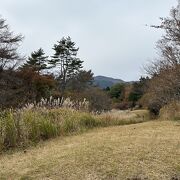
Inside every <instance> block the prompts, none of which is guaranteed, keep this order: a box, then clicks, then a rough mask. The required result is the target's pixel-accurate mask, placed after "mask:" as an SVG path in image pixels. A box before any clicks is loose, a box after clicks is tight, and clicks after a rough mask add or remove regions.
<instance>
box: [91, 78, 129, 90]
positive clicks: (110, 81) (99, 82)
mask: <svg viewBox="0 0 180 180" xmlns="http://www.w3.org/2000/svg"><path fill="white" fill-rule="evenodd" d="M118 83H123V84H124V83H127V82H125V81H124V80H122V79H115V78H112V77H107V76H102V75H98V76H95V77H94V85H95V86H98V87H100V88H101V89H105V88H107V87H112V86H113V85H114V84H118Z"/></svg>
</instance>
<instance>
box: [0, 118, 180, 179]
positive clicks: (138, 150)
mask: <svg viewBox="0 0 180 180" xmlns="http://www.w3.org/2000/svg"><path fill="white" fill-rule="evenodd" d="M178 173H180V124H179V123H178V122H170V121H157V122H155V121H151V122H146V123H142V124H136V125H129V126H120V127H110V128H102V129H95V130H92V131H89V132H88V133H85V134H81V135H78V136H71V137H65V138H57V139H55V140H51V141H48V142H44V143H42V144H41V145H39V146H37V147H33V148H30V149H29V150H27V152H16V153H14V154H12V155H8V154H5V155H0V179H53V180H54V179H57V180H58V179H63V180H64V179H67V180H76V179H80V180H95V179H96V180H100V179H107V180H111V179H112V180H115V179H117V180H119V179H123V180H124V179H127V178H130V179H133V178H135V177H140V178H142V179H143V178H148V179H154V180H156V179H157V180H159V179H163V180H166V179H167V180H170V179H171V178H172V177H174V176H175V175H177V176H178Z"/></svg>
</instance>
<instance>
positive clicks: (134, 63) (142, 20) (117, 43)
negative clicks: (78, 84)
mask: <svg viewBox="0 0 180 180" xmlns="http://www.w3.org/2000/svg"><path fill="white" fill-rule="evenodd" d="M176 5H177V0H0V14H1V15H2V17H3V18H5V19H7V22H8V24H10V26H11V29H12V30H13V31H15V32H17V33H22V34H23V35H24V36H25V39H24V42H23V44H22V47H21V51H22V52H23V53H24V54H25V55H27V56H28V55H29V54H30V53H31V52H32V51H34V50H37V49H38V48H40V47H42V48H43V49H44V50H45V52H46V53H47V55H52V53H53V51H52V46H53V44H54V43H56V41H58V40H60V39H61V38H62V37H63V36H71V38H72V40H73V41H75V42H76V44H77V46H78V47H79V48H80V50H79V57H81V58H82V60H84V67H85V68H86V69H87V70H88V69H92V71H93V72H94V74H95V75H105V76H110V77H114V78H121V79H123V80H127V81H129V80H137V79H138V78H139V76H140V75H141V74H142V73H143V72H142V70H141V67H142V66H143V64H145V63H146V62H147V61H148V60H150V59H153V58H154V57H155V56H156V50H155V43H156V41H157V40H158V39H159V38H160V37H161V35H162V32H160V31H159V30H156V29H153V28H149V27H148V26H145V24H148V25H151V24H157V25H158V24H159V22H160V21H159V17H165V16H168V15H169V10H170V9H171V7H172V6H176Z"/></svg>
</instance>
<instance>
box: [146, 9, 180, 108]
mask: <svg viewBox="0 0 180 180" xmlns="http://www.w3.org/2000/svg"><path fill="white" fill-rule="evenodd" d="M179 15H180V9H179V6H177V7H176V8H172V9H171V12H170V17H167V18H160V19H161V25H160V26H152V27H154V28H158V29H162V30H164V31H165V34H164V36H163V37H162V38H161V39H160V40H159V41H158V42H157V49H158V52H159V58H157V59H156V60H154V61H153V62H151V64H150V65H148V66H147V67H146V68H145V69H146V72H147V73H148V74H149V75H150V76H151V81H150V83H149V88H148V91H147V94H148V96H147V98H146V100H147V101H148V105H149V106H151V107H154V106H157V108H158V109H160V108H161V107H162V106H164V105H165V104H168V103H170V102H172V101H180V16H179ZM155 104H156V105H155Z"/></svg>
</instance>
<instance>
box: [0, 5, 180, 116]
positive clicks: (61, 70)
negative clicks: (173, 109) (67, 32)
mask: <svg viewBox="0 0 180 180" xmlns="http://www.w3.org/2000/svg"><path fill="white" fill-rule="evenodd" d="M179 14H180V13H179V9H178V8H173V9H172V10H171V14H170V17H168V18H161V24H160V26H152V27H153V28H157V29H162V30H164V31H165V34H164V35H163V36H162V38H161V39H160V40H159V41H158V43H157V49H158V53H159V57H158V58H157V59H156V60H154V61H152V62H151V63H150V64H149V65H147V66H146V67H145V70H146V72H147V77H141V78H140V80H139V81H137V82H134V83H127V84H116V85H114V86H112V87H111V88H106V89H104V90H101V89H99V88H98V87H95V86H94V85H93V72H92V71H91V70H89V71H86V70H84V69H83V61H82V60H81V59H80V58H79V57H78V50H79V48H77V47H76V44H75V42H73V41H72V40H71V38H70V37H63V38H61V40H60V41H58V42H57V43H56V44H54V46H53V51H54V53H53V54H52V55H51V56H47V55H46V54H45V52H44V50H43V49H42V48H39V49H38V50H36V51H34V52H32V53H31V55H30V56H29V57H28V58H27V59H26V58H24V57H22V56H20V54H19V53H18V47H19V46H20V44H21V42H22V40H23V36H22V35H15V34H14V33H13V32H12V31H10V29H9V26H8V25H7V23H6V21H5V20H4V19H2V18H0V95H1V98H0V108H2V109H4V108H21V107H23V106H24V105H26V104H28V103H38V102H40V101H41V100H42V99H45V100H46V101H47V102H49V105H50V106H51V102H52V101H53V99H54V100H57V99H58V106H62V104H63V103H64V100H65V99H66V98H70V100H71V101H72V102H73V104H74V106H75V108H76V109H78V107H79V105H80V104H81V102H83V101H87V102H88V103H89V110H90V111H106V110H110V109H112V108H116V109H122V110H124V109H133V108H141V107H143V108H148V109H149V110H150V111H151V112H152V113H153V114H155V115H158V114H159V112H160V109H161V108H163V107H164V106H166V105H168V104H171V103H174V102H178V103H179V101H180V17H179Z"/></svg>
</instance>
